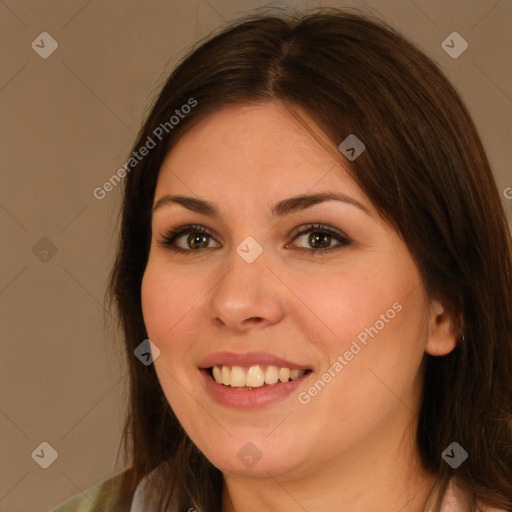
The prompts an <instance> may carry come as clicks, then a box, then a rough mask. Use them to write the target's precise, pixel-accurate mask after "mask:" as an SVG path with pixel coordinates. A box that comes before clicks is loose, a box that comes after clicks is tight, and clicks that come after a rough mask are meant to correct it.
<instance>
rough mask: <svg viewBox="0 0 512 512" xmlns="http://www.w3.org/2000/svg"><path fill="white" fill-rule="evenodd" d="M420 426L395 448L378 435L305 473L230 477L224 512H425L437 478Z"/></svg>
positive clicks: (226, 481) (406, 433)
mask: <svg viewBox="0 0 512 512" xmlns="http://www.w3.org/2000/svg"><path fill="white" fill-rule="evenodd" d="M402 419H403V418H402ZM414 423H415V422H414ZM415 427H416V425H415V424H414V425H413V424H410V425H409V426H408V427H407V428H406V429H404V430H403V435H402V436H399V439H397V438H396V437H395V439H397V441H396V442H395V443H394V444H393V445H390V444H389V440H388V444H386V443H385V442H384V441H385V439H384V438H383V435H382V434H376V435H375V436H372V438H371V439H364V440H362V441H361V443H360V445H359V446H354V447H352V448H351V449H350V450H349V451H348V452H345V453H343V454H342V455H341V456H340V455H337V456H335V457H332V458H331V459H329V460H326V461H324V463H322V464H319V465H318V466H317V467H314V468H308V469H309V470H308V471H307V472H305V471H304V470H302V471H301V472H300V473H301V474H299V471H294V472H293V474H292V472H287V473H286V474H285V473H283V474H279V475H272V474H270V473H269V472H266V476H258V477H255V478H252V477H246V476H241V475H236V474H233V473H231V474H229V475H225V477H224V484H223V491H222V512H256V511H258V512H259V511H261V510H266V511H267V512H304V510H307V511H308V512H324V511H325V510H336V511H337V512H367V511H368V510H379V511H380V512H397V510H400V511H401V512H424V510H425V507H426V503H427V501H428V498H429V495H430V493H431V491H432V489H433V486H434V483H435V477H434V476H433V475H431V474H428V473H427V472H426V471H424V470H423V469H422V468H421V465H420V463H419V458H418V453H417V449H416V442H415V435H414V434H415V431H416V430H415ZM306 475H307V476H306Z"/></svg>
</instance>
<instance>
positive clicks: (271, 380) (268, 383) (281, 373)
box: [203, 364, 312, 391]
mask: <svg viewBox="0 0 512 512" xmlns="http://www.w3.org/2000/svg"><path fill="white" fill-rule="evenodd" d="M203 371H205V372H206V373H207V375H208V376H209V377H210V378H211V379H212V380H214V381H215V382H216V383H217V384H220V385H222V386H224V387H226V388H228V389H229V388H231V389H237V390H247V391H254V390H257V389H261V388H270V387H275V386H279V385H280V384H284V383H287V382H292V381H296V380H299V379H302V378H304V377H305V376H306V375H308V374H309V373H311V372H312V370H311V369H309V368H289V367H285V366H276V365H264V364H257V365H253V366H236V365H233V366H227V365H214V366H211V367H209V368H205V369H203Z"/></svg>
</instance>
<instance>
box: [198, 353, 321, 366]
mask: <svg viewBox="0 0 512 512" xmlns="http://www.w3.org/2000/svg"><path fill="white" fill-rule="evenodd" d="M257 364H262V365H269V366H271V365H273V366H279V367H284V368H291V369H294V368H296V369H299V370H309V369H311V368H310V367H309V366H307V365H303V364H300V363H295V362H293V361H288V360H286V359H282V358H281V357H277V356H274V355H272V354H269V353H267V352H246V353H244V354H237V353H236V352H216V353H214V354H210V355H209V356H207V357H206V358H204V359H203V360H202V361H201V362H200V363H199V367H200V368H211V367H212V366H255V365H257Z"/></svg>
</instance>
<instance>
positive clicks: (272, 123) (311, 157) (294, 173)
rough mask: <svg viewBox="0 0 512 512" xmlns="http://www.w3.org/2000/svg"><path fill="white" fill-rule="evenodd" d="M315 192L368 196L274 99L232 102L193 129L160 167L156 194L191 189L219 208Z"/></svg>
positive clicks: (336, 159) (177, 192) (343, 168)
mask: <svg viewBox="0 0 512 512" xmlns="http://www.w3.org/2000/svg"><path fill="white" fill-rule="evenodd" d="M311 127H312V128H313V129H314V130H315V131H317V133H318V134H319V135H321V136H322V134H321V133H320V131H319V130H318V128H316V127H315V126H314V125H313V123H312V124H311ZM323 137H324V138H325V136H323ZM325 140H326V139H325ZM309 191H311V192H317V191H339V192H343V193H345V194H351V195H352V196H354V197H355V198H356V199H359V200H364V199H365V197H366V196H365V195H364V193H363V192H362V191H361V190H360V188H359V187H358V185H357V184H356V183H355V182H354V181H353V179H352V178H351V177H350V175H349V174H348V172H347V171H346V168H345V167H344V164H343V162H342V160H341V159H338V158H335V157H334V156H333V155H332V154H331V153H329V151H328V150H327V149H326V148H325V146H323V145H322V144H321V143H320V142H319V141H318V140H317V139H316V138H315V137H314V136H313V135H312V134H311V133H310V131H308V130H307V129H306V128H305V127H304V126H303V125H302V124H301V123H300V122H299V121H298V120H297V119H296V118H294V117H293V116H292V115H291V114H290V112H289V111H288V110H287V109H286V108H285V107H284V105H282V104H280V103H279V102H268V103H259V104H246V105H236V106H228V107H226V108H224V109H222V110H219V111H217V112H215V113H212V114H210V115H209V116H207V117H206V118H205V119H203V120H202V121H200V122H199V123H198V124H197V125H195V126H194V127H193V128H191V129H190V130H189V131H187V132H186V133H185V134H184V135H183V136H182V137H181V138H180V139H179V141H178V142H177V144H176V145H175V146H174V147H173V149H172V150H171V151H170V153H169V154H168V155H167V157H166V159H165V160H164V162H163V164H162V167H161V169H160V174H159V178H158V183H157V189H156V194H155V197H156V198H158V195H159V194H164V193H171V192H172V193H176V194H187V195H190V194H191V193H192V194H194V195H197V196H200V197H204V198H208V199H210V200H211V201H213V202H217V203H219V204H221V205H222V204H223V203H226V202H232V201H236V200H238V201H239V202H240V203H243V202H244V201H245V202H247V201H250V202H251V203H253V202H254V201H257V202H259V201H262V202H264V203H266V204H267V203H269V202H273V201H277V200H279V198H282V197H284V196H291V195H298V194H303V193H305V192H309ZM367 202H368V200H367Z"/></svg>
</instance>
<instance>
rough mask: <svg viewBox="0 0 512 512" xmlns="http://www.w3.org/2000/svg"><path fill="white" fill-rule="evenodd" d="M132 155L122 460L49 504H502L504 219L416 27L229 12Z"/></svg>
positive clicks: (507, 294) (510, 327) (510, 282)
mask: <svg viewBox="0 0 512 512" xmlns="http://www.w3.org/2000/svg"><path fill="white" fill-rule="evenodd" d="M125 171H126V172H125V173H123V178H124V179H125V191H124V203H123V210H122V228H121V237H120V245H119V251H118V254H117V260H116V263H115V266H114V269H113V272H112V276H111V292H112V298H113V299H114V300H115V302H116V305H117V307H118V309H119V313H120V319H121V326H122V329H123V331H124V336H125V343H126V350H127V354H128V364H129V369H130V393H131V401H130V410H129V412H128V416H127V420H126V426H125V432H124V436H123V438H124V443H125V450H126V453H127V454H128V455H129V456H131V458H132V465H131V467H130V468H129V469H128V470H126V471H125V472H123V473H121V474H120V475H116V476H115V477H113V478H109V479H107V480H106V481H103V482H100V483H99V484H98V485H96V486H95V487H94V488H93V489H91V493H90V496H89V497H88V498H87V499H86V498H80V497H75V498H74V499H73V500H70V501H68V502H67V503H66V504H64V505H63V506H62V507H61V508H59V509H57V510H58V511H59V512H63V511H65V510H96V508H94V507H100V508H101V509H102V510H132V511H133V512H134V511H135V510H145V511H148V510H154V511H163V510H166V507H168V508H167V509H168V510H173V511H187V510H188V511H193V510H198V511H207V512H232V511H235V510H236V511H237V512H249V511H253V510H261V509H265V510H275V511H285V512H286V511H290V512H291V511H296V510H297V511H298V510H308V511H310V512H312V511H319V510H322V511H325V510H329V511H344V510H346V511H356V510H372V509H373V510H375V509H377V508H378V509H379V510H385V511H388V510H389V511H397V510H403V511H418V512H419V511H427V510H428V511H430V510H432V511H439V510H442V511H445V510H450V511H452V510H460V511H477V510H486V511H496V510H501V511H503V510H510V509H512V441H511V436H510V432H509V425H510V422H511V419H512V391H511V386H510V384H511V383H510V376H511V374H512V337H511V334H510V333H511V332H512V313H511V310H512V301H511V291H512V258H511V245H512V244H511V241H510V234H509V229H508V225H507V222H506V218H505V214H504V211H503V207H502V204H501V200H500V195H499V193H498V192H497V188H496V184H495V181H494V178H493V175H492V171H491V168H490V165H489V162H488V160H487V157H486V155H485V152H484V149H483V148H482V144H481V142H480V140H479V137H478V134H477V131H476V129H475V126H474V124H473V122H472V120H471V118H470V116H469V114H468V112H467V110H466V108H465V106H464V104H463V103H462V101H461V99H460V98H459V96H458V95H457V93H456V92H455V90H454V88H453V87H452V86H451V85H450V84H449V83H448V81H447V79H446V78H445V77H444V75H443V74H442V73H441V71H440V70H439V69H438V68H437V67H436V65H435V64H433V63H432V62H431V61H430V60H429V59H428V58H427V57H426V56H425V55H423V54H422V53H421V52H420V51H419V50H418V49H417V48H416V47H415V46H414V45H412V44H411V43H410V42H408V41H406V40H404V38H403V37H401V36H400V35H398V34H397V33H396V32H395V31H394V30H392V29H391V28H390V27H388V26H386V25H384V24H383V23H381V22H379V21H378V20H374V19H370V18H369V17H365V16H360V15H356V14H353V13H349V12H345V11H339V10H334V9H323V10H322V11H318V12H316V13H313V14H311V13H310V14H307V15H302V16H295V17H293V16H282V17H277V16H268V17H267V16H262V17H252V18H249V19H244V20H241V21H239V22H237V23H236V24H235V25H233V26H232V27H230V28H228V29H226V30H224V31H223V32H222V33H220V34H218V35H216V36H214V37H212V38H211V39H210V40H208V41H206V42H204V43H203V44H202V45H201V46H199V47H198V48H197V49H196V50H195V51H194V52H192V53H191V54H190V55H189V56H188V57H187V58H186V59H185V60H184V61H183V62H182V63H181V64H180V65H179V66H178V68H177V69H176V70H175V71H174V72H173V73H172V75H171V76H170V78H169V79H168V81H167V83H166V84H165V86H164V87H163V90H162V92H161V94H160V96H159V97H158V99H157V101H156V103H155V105H154V106H153V109H152V111H151V113H150V114H149V116H148V118H147V121H146V122H145V124H144V126H143V128H142V130H141V132H140V135H139V137H138V140H137V142H136V144H135V146H134V152H133V153H132V155H131V157H130V159H129V161H128V165H126V166H125ZM149 340H151V341H149Z"/></svg>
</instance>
